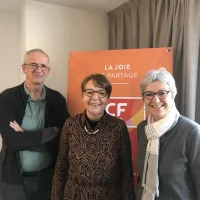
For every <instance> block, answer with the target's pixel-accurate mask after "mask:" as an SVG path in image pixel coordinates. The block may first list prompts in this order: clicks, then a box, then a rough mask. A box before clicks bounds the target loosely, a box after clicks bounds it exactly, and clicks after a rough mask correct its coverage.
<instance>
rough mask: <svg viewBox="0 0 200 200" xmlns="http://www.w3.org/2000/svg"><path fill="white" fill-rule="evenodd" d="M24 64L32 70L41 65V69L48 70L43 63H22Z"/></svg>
mask: <svg viewBox="0 0 200 200" xmlns="http://www.w3.org/2000/svg"><path fill="white" fill-rule="evenodd" d="M24 65H25V66H29V67H30V68H31V69H32V70H37V69H38V68H39V67H41V69H42V71H44V72H45V71H49V69H50V67H47V66H46V65H44V64H38V63H29V64H24Z"/></svg>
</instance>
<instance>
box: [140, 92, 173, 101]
mask: <svg viewBox="0 0 200 200" xmlns="http://www.w3.org/2000/svg"><path fill="white" fill-rule="evenodd" d="M169 92H170V91H167V90H159V91H158V92H151V91H146V92H144V93H143V94H142V96H143V97H144V98H145V99H147V100H152V99H153V98H154V96H155V95H157V97H158V98H159V99H165V98H166V97H167V95H168V93H169Z"/></svg>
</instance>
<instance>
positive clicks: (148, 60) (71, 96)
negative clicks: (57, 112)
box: [67, 48, 173, 183]
mask: <svg viewBox="0 0 200 200" xmlns="http://www.w3.org/2000/svg"><path fill="white" fill-rule="evenodd" d="M172 66H173V50H172V48H151V49H128V50H106V51H92V52H70V53H69V58H68V91H67V103H68V109H69V112H70V114H71V115H72V116H73V115H76V114H78V113H81V112H83V111H84V107H83V104H82V94H81V89H80V85H81V82H82V80H83V79H84V78H85V77H86V76H88V75H90V74H92V73H102V74H104V75H105V76H106V77H107V78H108V79H109V80H110V82H111V83H112V88H113V91H112V94H111V98H110V100H109V103H108V105H107V107H106V111H107V112H108V113H109V114H110V115H112V116H116V117H118V118H121V119H123V120H124V121H125V122H126V124H127V127H128V128H129V133H130V138H131V145H132V158H133V159H132V160H133V169H134V175H135V176H134V178H135V180H134V181H135V183H136V181H137V176H138V174H137V169H136V165H135V159H136V155H137V131H136V127H137V125H138V124H139V123H140V122H141V121H142V120H144V119H146V113H145V110H144V106H143V101H142V98H141V94H140V87H139V85H140V80H141V79H142V77H143V76H144V74H145V73H146V72H147V71H148V70H150V69H158V68H160V67H165V68H166V69H167V70H168V71H170V72H172Z"/></svg>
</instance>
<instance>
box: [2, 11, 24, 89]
mask: <svg viewBox="0 0 200 200" xmlns="http://www.w3.org/2000/svg"><path fill="white" fill-rule="evenodd" d="M19 23H20V19H19V14H16V13H4V12H0V92H2V91H3V90H4V89H6V88H8V87H13V86H15V85H18V84H19V83H20V70H21V69H20V68H21V66H20V51H19V49H20V43H19V35H20V29H19Z"/></svg>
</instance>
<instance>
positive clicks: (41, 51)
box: [24, 49, 50, 63]
mask: <svg viewBox="0 0 200 200" xmlns="http://www.w3.org/2000/svg"><path fill="white" fill-rule="evenodd" d="M34 52H40V53H43V54H44V55H45V56H46V57H47V58H48V62H50V59H49V56H48V55H47V53H45V52H44V51H43V50H42V49H31V50H29V51H27V52H26V54H25V55H24V63H25V61H26V58H27V56H28V55H29V54H31V53H34Z"/></svg>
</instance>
